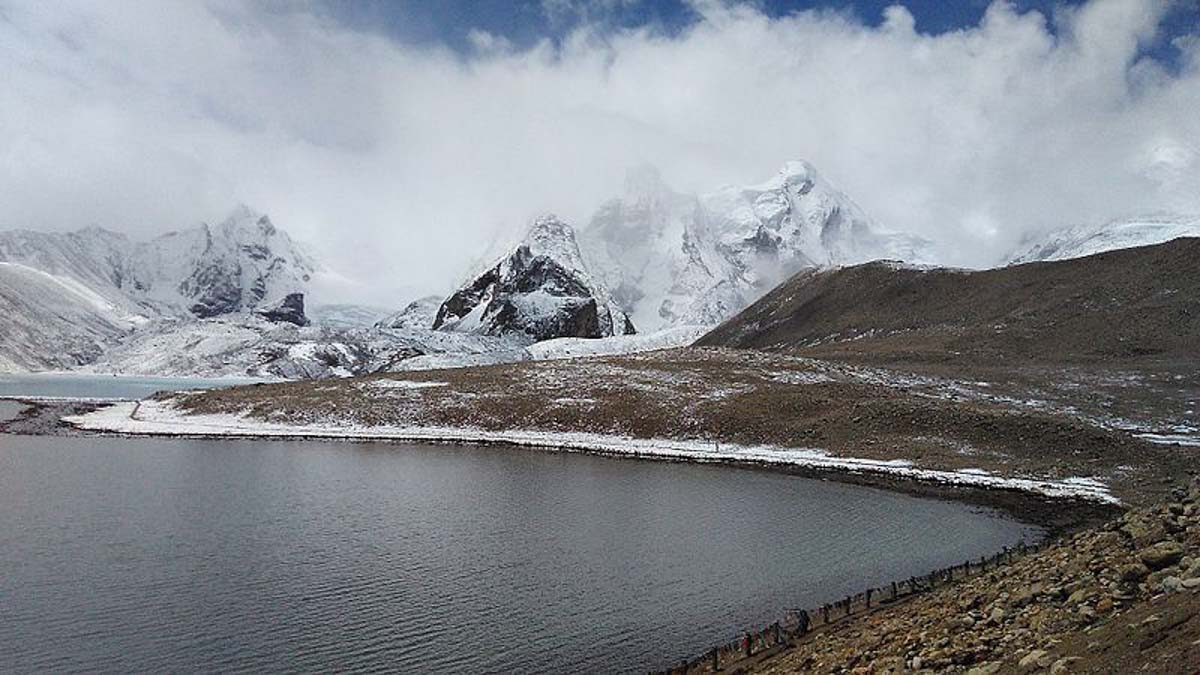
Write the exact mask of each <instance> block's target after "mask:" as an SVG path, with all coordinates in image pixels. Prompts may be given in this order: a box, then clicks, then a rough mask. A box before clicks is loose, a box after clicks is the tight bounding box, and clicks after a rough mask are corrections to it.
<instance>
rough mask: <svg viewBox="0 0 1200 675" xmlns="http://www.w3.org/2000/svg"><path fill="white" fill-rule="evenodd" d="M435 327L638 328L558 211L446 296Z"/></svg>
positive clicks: (612, 331)
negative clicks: (586, 258) (586, 259)
mask: <svg viewBox="0 0 1200 675" xmlns="http://www.w3.org/2000/svg"><path fill="white" fill-rule="evenodd" d="M433 328H434V329H438V330H448V331H458V332H465V333H472V334H478V335H492V336H497V337H500V336H510V337H514V338H517V339H524V340H527V341H532V342H536V341H539V340H547V339H551V338H558V337H584V338H599V337H608V336H612V335H628V334H632V333H634V332H636V331H635V329H634V327H633V324H632V323H631V322H630V320H629V318H628V317H627V316H626V315H625V313H624V312H623V311H622V310H621V309H620V307H619V306H618V305H617V303H616V302H614V301H613V299H612V297H611V296H610V295H609V292H608V290H607V289H606V288H605V286H604V284H603V283H602V282H601V281H599V280H598V279H596V278H594V277H593V276H592V274H591V273H590V272H589V270H588V267H587V265H586V264H585V263H584V260H583V256H582V255H581V254H580V252H579V245H578V243H577V242H576V239H575V232H574V230H572V229H571V226H569V225H567V224H566V223H564V222H563V221H561V220H559V219H558V218H557V217H555V216H552V215H548V216H542V217H540V218H537V219H535V220H534V222H533V224H532V225H531V226H530V228H529V231H528V233H527V234H526V236H525V238H524V240H522V242H521V243H520V244H519V245H518V246H517V247H516V250H515V251H513V252H512V253H511V254H509V255H507V256H505V257H504V258H503V259H501V260H500V261H499V262H497V263H495V265H494V266H492V267H491V268H489V269H487V270H486V271H485V272H483V273H482V274H480V275H479V276H478V277H476V278H474V279H472V280H471V281H469V282H468V283H467V284H466V285H465V286H463V287H462V288H460V289H459V290H458V291H456V292H455V293H454V294H452V295H451V296H450V297H449V298H447V299H446V301H445V302H443V303H442V305H441V307H440V308H439V309H438V313H437V316H436V317H435V318H434V322H433Z"/></svg>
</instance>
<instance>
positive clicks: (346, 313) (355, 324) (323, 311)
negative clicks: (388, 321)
mask: <svg viewBox="0 0 1200 675" xmlns="http://www.w3.org/2000/svg"><path fill="white" fill-rule="evenodd" d="M390 313H391V312H390V310H388V309H385V308H383V307H373V306H371V305H354V304H346V303H340V304H321V305H313V306H311V307H309V309H308V318H309V319H311V320H312V322H313V324H314V325H317V326H321V327H323V328H336V329H339V330H349V329H351V328H370V327H371V326H373V325H375V323H376V322H378V321H380V320H381V319H383V318H384V317H386V316H388V315H389V314H390ZM430 320H431V321H432V319H430Z"/></svg>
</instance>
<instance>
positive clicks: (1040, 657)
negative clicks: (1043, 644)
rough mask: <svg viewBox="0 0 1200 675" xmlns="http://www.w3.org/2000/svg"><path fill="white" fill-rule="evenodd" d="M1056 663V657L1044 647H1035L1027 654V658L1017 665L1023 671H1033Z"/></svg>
mask: <svg viewBox="0 0 1200 675" xmlns="http://www.w3.org/2000/svg"><path fill="white" fill-rule="evenodd" d="M1053 663H1054V659H1052V658H1051V657H1050V654H1048V653H1047V652H1046V650H1044V649H1035V650H1033V651H1031V652H1029V653H1028V654H1026V655H1025V658H1023V659H1021V660H1020V661H1018V662H1017V667H1018V668H1020V669H1021V672H1025V673H1028V672H1032V671H1035V670H1040V669H1042V668H1049V667H1050V666H1051V665H1052V664H1053Z"/></svg>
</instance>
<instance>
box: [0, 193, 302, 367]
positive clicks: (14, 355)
mask: <svg viewBox="0 0 1200 675" xmlns="http://www.w3.org/2000/svg"><path fill="white" fill-rule="evenodd" d="M0 264H2V265H0V266H2V267H3V272H0V274H2V275H3V281H0V284H2V285H3V288H2V289H0V293H2V294H3V298H0V303H2V305H0V306H2V307H3V308H4V309H5V310H6V311H5V312H4V314H5V322H4V324H5V325H4V326H3V327H2V328H0V367H3V368H5V369H8V370H43V369H46V368H66V367H75V366H79V365H82V364H86V363H90V362H92V361H95V360H96V359H98V358H99V357H100V355H101V354H102V353H104V352H106V351H107V350H109V349H112V348H114V347H115V345H116V343H117V342H119V341H122V340H128V339H130V338H129V336H128V335H127V334H129V333H130V332H131V331H134V330H135V329H136V331H139V332H158V331H168V332H169V331H178V330H180V326H182V325H184V324H185V323H186V322H188V321H194V320H195V319H196V318H208V317H213V316H224V315H230V314H236V313H246V314H248V313H253V312H258V313H259V315H260V317H262V318H267V319H270V320H273V321H277V322H288V323H293V324H299V325H302V324H304V323H306V322H307V319H306V318H305V316H304V300H303V295H302V293H303V291H304V290H305V288H306V286H307V284H308V282H309V280H310V279H311V276H312V274H313V273H314V272H315V271H316V269H317V265H316V263H315V261H313V259H312V258H311V257H309V256H308V255H307V254H306V253H304V252H303V251H302V250H301V249H300V248H299V247H298V246H297V245H296V244H294V243H293V242H292V241H291V239H290V238H289V237H288V236H287V234H286V233H284V232H282V231H280V230H278V229H277V228H275V226H274V225H273V224H272V223H271V221H270V219H269V218H267V217H266V216H264V215H261V214H257V213H255V212H253V211H251V210H250V209H248V208H246V207H244V206H243V207H239V208H237V209H236V210H234V212H233V213H232V214H231V215H230V216H229V217H228V218H226V219H225V220H224V221H223V222H221V223H220V224H218V225H215V226H210V225H207V224H201V225H199V226H197V227H195V228H192V229H188V230H183V231H180V232H173V233H170V234H166V235H163V236H161V237H157V238H155V239H152V240H150V241H146V242H140V243H134V242H132V241H130V240H129V238H127V237H125V236H124V235H121V234H117V233H114V232H110V231H107V230H104V229H101V228H95V227H92V228H87V229H84V230H80V231H77V232H70V233H44V232H30V231H24V230H14V231H9V232H0Z"/></svg>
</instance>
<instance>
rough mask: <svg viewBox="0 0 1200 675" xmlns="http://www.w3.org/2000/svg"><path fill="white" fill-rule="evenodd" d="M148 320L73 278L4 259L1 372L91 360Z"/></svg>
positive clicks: (1, 266)
mask: <svg viewBox="0 0 1200 675" xmlns="http://www.w3.org/2000/svg"><path fill="white" fill-rule="evenodd" d="M143 321H144V319H143V317H141V316H139V315H135V314H130V313H129V312H128V311H127V310H126V309H125V308H123V307H121V306H120V305H118V304H116V303H114V302H111V301H110V300H108V299H107V298H105V297H104V296H102V295H100V294H98V293H96V292H95V291H93V290H92V289H90V288H88V287H87V286H85V285H84V284H82V283H80V282H79V281H77V280H76V279H74V278H72V277H68V276H60V275H57V274H52V273H50V272H45V271H42V270H38V269H34V268H32V267H28V266H26V265H21V264H19V263H9V262H0V372H3V371H10V372H12V371H17V372H20V371H36V370H60V369H65V368H71V367H74V366H77V365H79V364H81V363H87V362H89V361H91V360H93V359H95V358H96V357H98V356H99V355H100V354H101V353H103V351H104V350H105V349H107V348H109V347H111V346H112V345H113V344H115V343H116V342H117V340H118V339H119V338H120V337H121V336H122V335H124V334H125V333H127V332H128V331H130V330H131V329H132V328H134V327H135V326H137V325H139V324H140V323H142V322H143Z"/></svg>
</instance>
